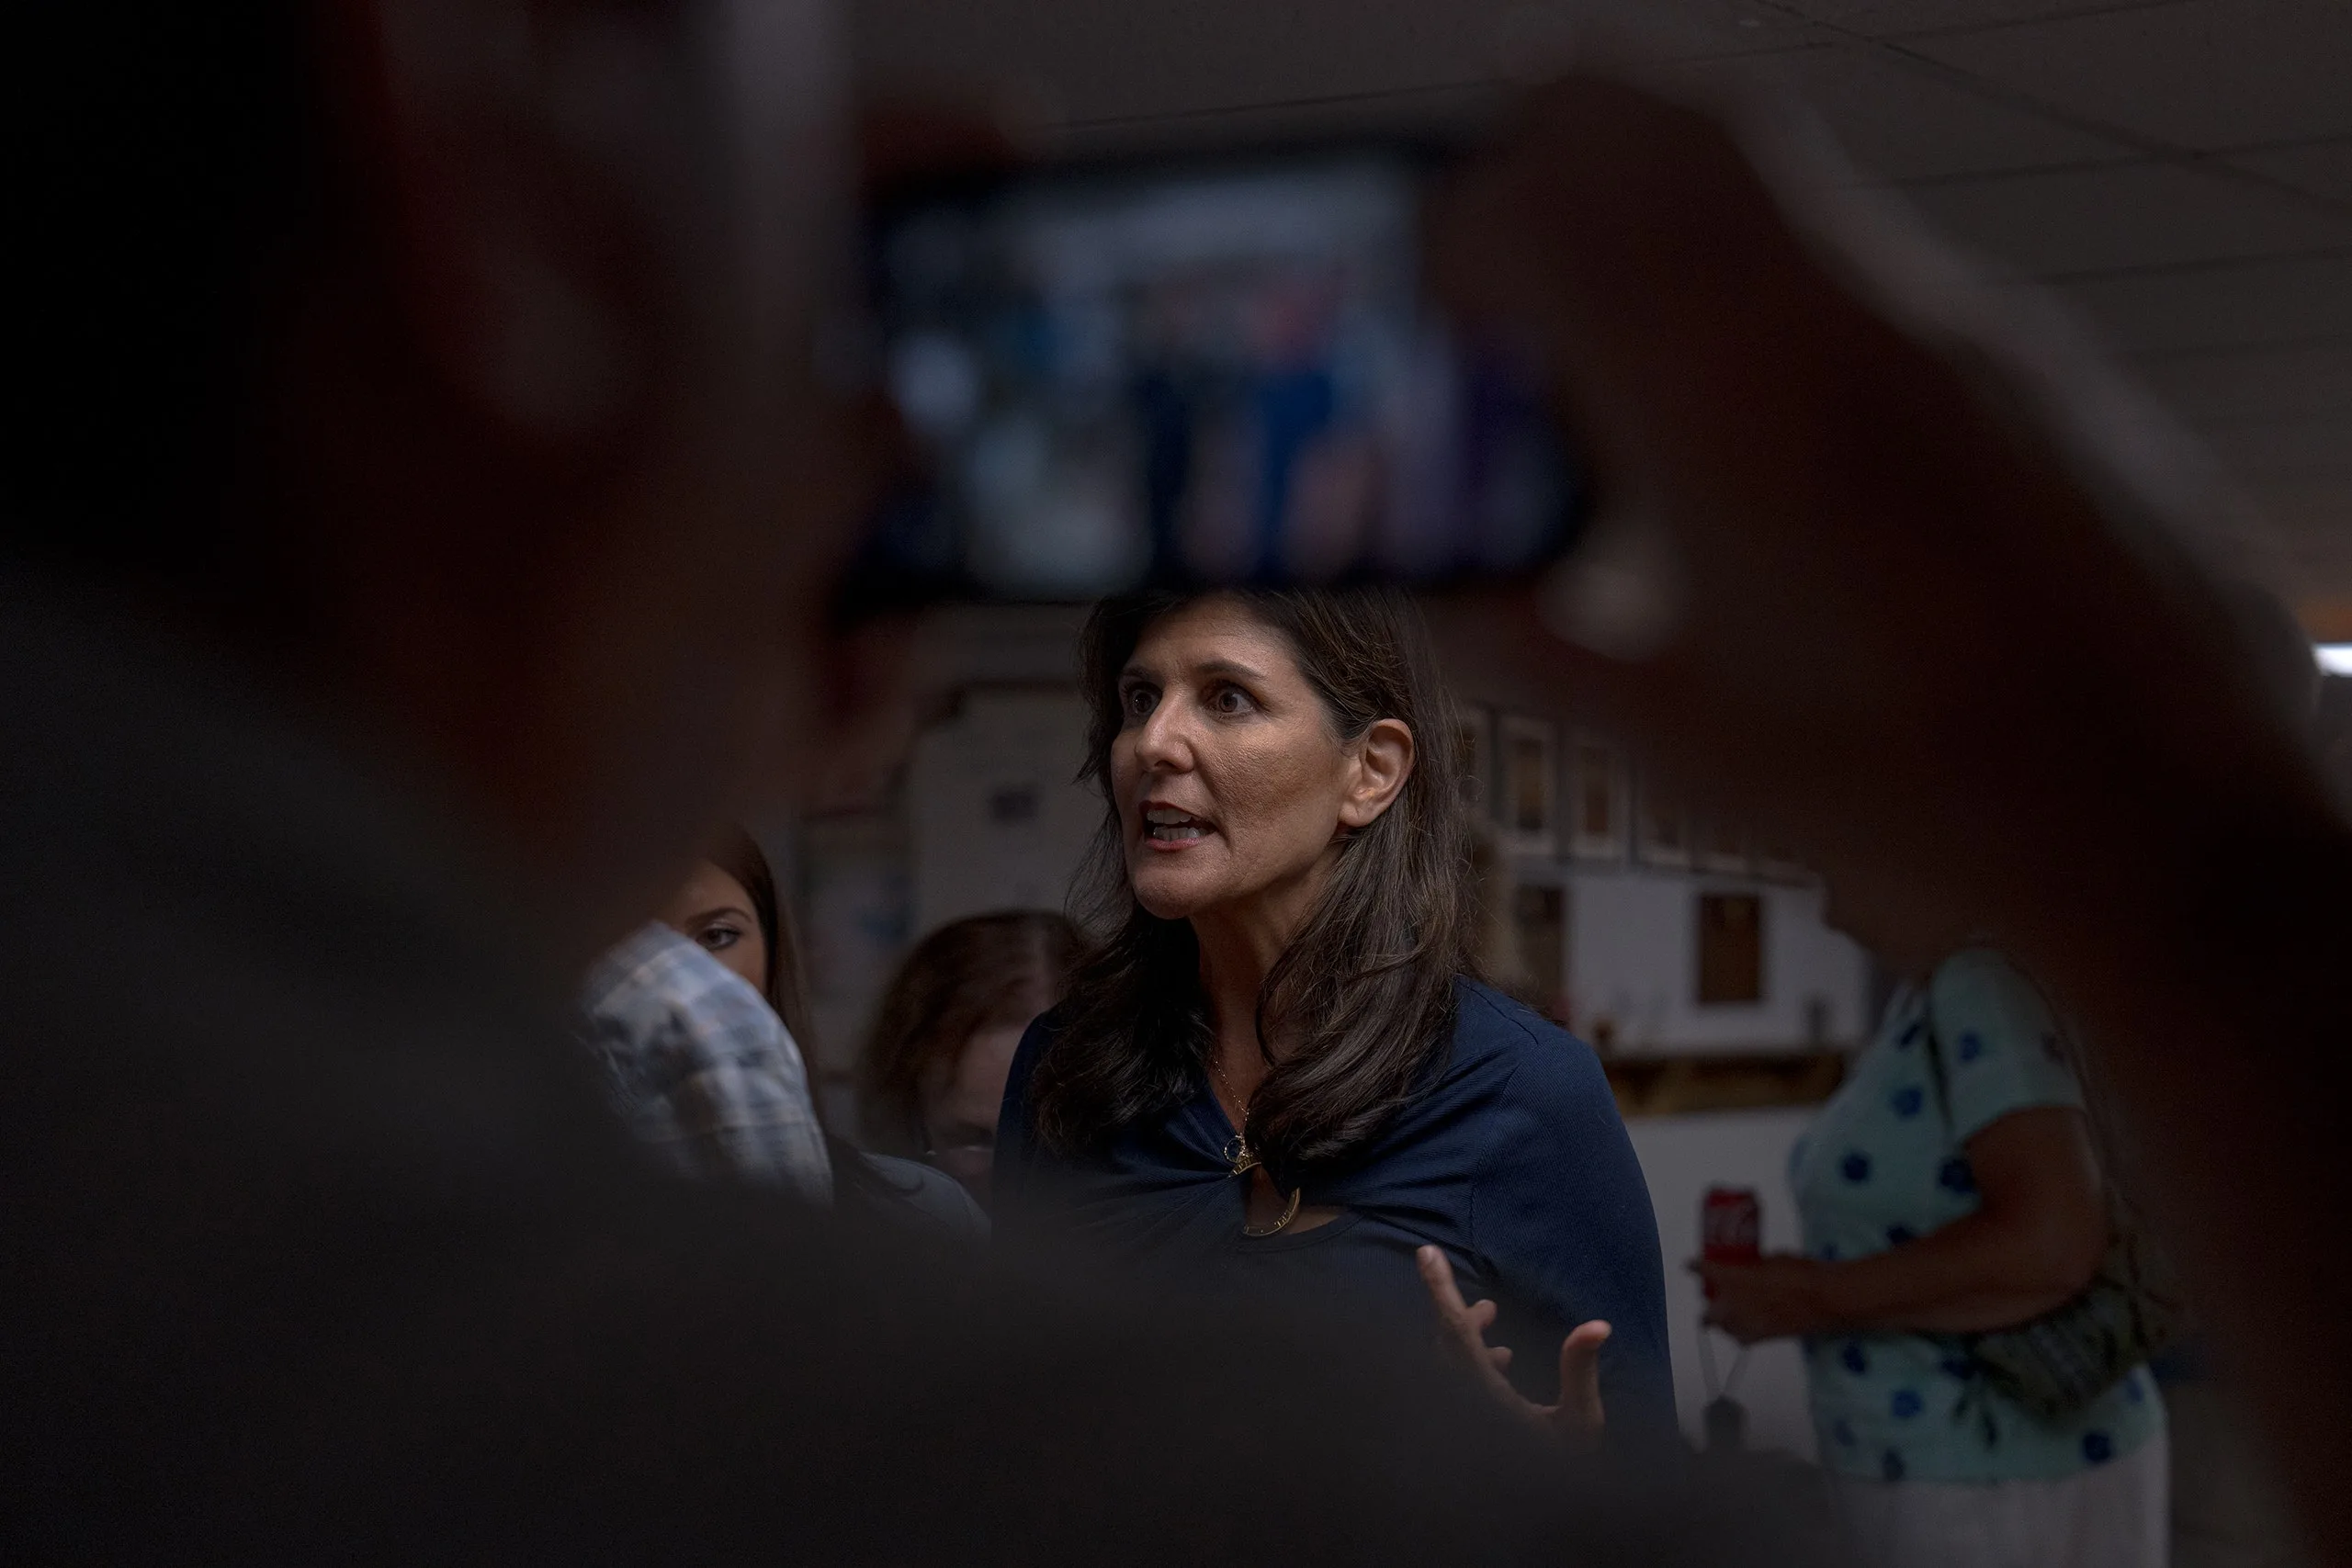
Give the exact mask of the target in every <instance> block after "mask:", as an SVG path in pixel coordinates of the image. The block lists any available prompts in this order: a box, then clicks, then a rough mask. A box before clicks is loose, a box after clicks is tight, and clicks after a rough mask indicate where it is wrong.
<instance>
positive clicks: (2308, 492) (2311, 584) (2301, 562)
mask: <svg viewBox="0 0 2352 1568" xmlns="http://www.w3.org/2000/svg"><path fill="white" fill-rule="evenodd" d="M2247 489H2248V490H2249V491H2251V493H2252V495H2253V497H2254V501H2255V503H2256V505H2257V506H2258V507H2260V508H2261V510H2262V513H2263V518H2264V521H2265V523H2266V524H2267V533H2268V534H2269V536H2270V537H2271V538H2272V539H2273V540H2274V541H2275V544H2276V547H2277V550H2278V555H2279V557H2280V558H2282V565H2283V568H2284V574H2285V577H2286V582H2285V584H2284V586H2285V587H2286V588H2287V589H2288V591H2289V592H2290V593H2292V594H2293V595H2294V596H2295V597H2297V598H2298V599H2309V598H2317V597H2321V596H2326V597H2330V598H2335V599H2339V600H2346V601H2352V478H2346V479H2278V480H2272V481H2269V482H2267V483H2264V482H2256V483H2252V484H2249V485H2248V486H2247ZM2346 607H2352V603H2348V604H2346V605H2343V606H2339V612H2340V611H2341V609H2342V608H2346Z"/></svg>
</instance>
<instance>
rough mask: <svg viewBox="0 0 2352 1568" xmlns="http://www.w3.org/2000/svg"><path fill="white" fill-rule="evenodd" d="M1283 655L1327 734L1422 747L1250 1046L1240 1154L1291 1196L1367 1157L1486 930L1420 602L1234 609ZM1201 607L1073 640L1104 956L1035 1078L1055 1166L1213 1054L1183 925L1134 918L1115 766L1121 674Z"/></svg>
mask: <svg viewBox="0 0 2352 1568" xmlns="http://www.w3.org/2000/svg"><path fill="white" fill-rule="evenodd" d="M1227 592H1229V593H1230V597H1231V598H1233V599H1234V600H1236V601H1238V603H1239V604H1241V605H1242V607H1243V608H1244V609H1246V610H1247V611H1248V612H1249V613H1250V615H1253V616H1255V617H1256V618H1257V619H1258V620H1259V621H1260V622H1261V624H1263V625H1264V626H1268V627H1270V628H1272V630H1274V631H1276V632H1279V633H1280V634H1281V635H1282V636H1283V638H1284V639H1285V640H1286V641H1287V642H1288V643H1289V645H1290V649H1291V651H1292V653H1293V654H1294V655H1295V658H1296V659H1297V660H1298V668H1299V671H1300V672H1301V673H1302V674H1304V675H1305V676H1306V680H1307V682H1308V684H1309V685H1311V686H1312V687H1313V688H1314V690H1315V692H1316V694H1317V696H1318V697H1319V698H1320V699H1321V701H1322V705H1323V711H1324V714H1325V716H1326V717H1328V718H1329V721H1330V724H1331V728H1332V729H1333V730H1334V731H1335V732H1337V734H1338V735H1339V736H1340V739H1343V740H1352V739H1355V738H1357V737H1358V736H1361V735H1363V733H1364V731H1365V730H1367V729H1368V728H1371V727H1372V725H1373V724H1374V722H1375V721H1377V720H1380V719H1384V718H1391V719H1397V720H1398V721H1400V722H1402V723H1403V724H1404V725H1405V726H1406V728H1408V729H1410V730H1411V731H1412V734H1413V751H1414V763H1413V771H1412V773H1411V776H1410V777H1409V778H1408V779H1407V781H1406V784H1405V787H1404V789H1403V791H1402V792H1401V793H1399V794H1398V795H1397V799H1396V801H1395V802H1394V803H1393V804H1392V805H1391V806H1390V807H1389V808H1388V809H1387V810H1386V811H1385V812H1384V813H1382V814H1381V816H1380V817H1379V818H1378V819H1377V820H1375V821H1374V822H1373V823H1371V824H1370V825H1369V826H1367V827H1365V828H1363V829H1358V830H1356V831H1355V832H1353V833H1351V834H1350V835H1349V836H1348V837H1347V838H1346V839H1345V840H1342V842H1341V845H1340V858H1339V863H1338V865H1337V866H1336V867H1335V868H1334V870H1333V872H1332V874H1331V878H1330V881H1329V884H1328V885H1327V886H1325V888H1324V890H1323V893H1322V896H1321V897H1320V898H1319V899H1318V900H1317V903H1316V905H1315V907H1314V908H1312V909H1311V910H1310V911H1309V913H1308V914H1307V917H1306V921H1305V922H1304V924H1302V925H1301V927H1300V928H1299V931H1298V933H1297V935H1295V937H1293V938H1292V939H1291V942H1290V945H1289V947H1288V948H1286V949H1285V950H1284V951H1283V955H1282V957H1281V958H1280V959H1279V960H1278V961H1277V962H1276V963H1275V964H1274V966H1273V968H1272V971H1271V972H1270V973H1269V974H1268V975H1267V976H1266V984H1265V988H1264V990H1263V991H1262V992H1261V994H1260V996H1259V998H1258V1038H1259V1040H1260V1042H1261V1048H1262V1049H1264V1050H1265V1052H1266V1055H1267V1060H1268V1062H1269V1064H1270V1066H1271V1068H1272V1070H1271V1071H1270V1072H1269V1073H1268V1074H1267V1077H1266V1080H1265V1083H1264V1086H1263V1087H1262V1088H1261V1089H1259V1090H1258V1092H1257V1094H1256V1095H1255V1096H1254V1097H1253V1098H1252V1099H1251V1100H1250V1116H1249V1125H1248V1126H1247V1127H1245V1128H1244V1129H1243V1133H1244V1134H1245V1136H1246V1137H1247V1138H1248V1139H1249V1142H1250V1147H1251V1148H1252V1149H1253V1150H1255V1151H1257V1153H1258V1154H1259V1156H1260V1157H1261V1158H1262V1159H1264V1160H1265V1161H1266V1164H1267V1166H1268V1168H1269V1169H1270V1170H1271V1171H1272V1173H1273V1174H1274V1176H1275V1177H1276V1179H1278V1180H1280V1181H1282V1182H1283V1184H1284V1185H1285V1186H1288V1185H1293V1184H1295V1180H1296V1179H1297V1173H1298V1172H1299V1171H1301V1170H1302V1169H1303V1168H1307V1167H1311V1166H1315V1165H1317V1164H1326V1163H1329V1162H1331V1161H1335V1160H1338V1159H1340V1158H1341V1157H1342V1156H1346V1155H1347V1154H1348V1153H1349V1152H1350V1151H1351V1150H1353V1149H1355V1148H1357V1147H1359V1146H1361V1145H1363V1143H1365V1142H1366V1141H1367V1140H1368V1139H1370V1138H1371V1137H1372V1136H1373V1134H1375V1133H1377V1132H1378V1131H1379V1130H1380V1128H1381V1127H1382V1126H1383V1125H1384V1124H1385V1122H1387V1121H1388V1120H1389V1118H1390V1117H1392V1116H1393V1115H1395V1113H1396V1112H1397V1110H1398V1109H1399V1108H1401V1107H1402V1106H1403V1105H1404V1104H1405V1103H1406V1101H1407V1100H1409V1099H1410V1098H1411V1096H1412V1095H1413V1093H1414V1091H1415V1089H1417V1088H1418V1087H1419V1085H1420V1083H1421V1082H1422V1079H1423V1075H1424V1073H1425V1071H1426V1070H1427V1069H1429V1068H1430V1066H1432V1064H1434V1063H1435V1062H1436V1061H1437V1060H1438V1059H1439V1058H1440V1057H1441V1056H1442V1054H1443V1053H1444V1051H1445V1049H1446V1047H1447V1045H1448V1043H1450V1041H1451V1040H1452V1038H1453V1021H1454V995H1453V987H1454V981H1455V979H1456V977H1457V976H1461V975H1463V974H1465V973H1467V972H1469V971H1470V970H1471V968H1472V948H1473V942H1474V936H1475V932H1476V926H1477V920H1476V895H1475V888H1474V885H1473V882H1472V874H1471V867H1470V832H1469V826H1468V823H1467V821H1466V820H1465V818H1464V812H1463V802H1462V785H1461V773H1462V759H1461V757H1460V756H1459V754H1458V750H1457V745H1456V736H1457V734H1458V733H1459V727H1458V723H1457V720H1456V716H1455V710H1454V705H1453V700H1452V698H1451V697H1450V696H1449V694H1447V691H1446V687H1445V684H1444V682H1443V681H1442V679H1441V678H1440V676H1439V674H1438V671H1437V660H1436V658H1435V656H1434V654H1433V653H1432V651H1431V650H1430V640H1429V633H1428V630H1427V628H1426V627H1425V626H1423V625H1422V623H1421V617H1420V614H1419V611H1418V610H1416V609H1415V608H1414V607H1413V604H1412V602H1411V601H1410V600H1409V599H1408V598H1406V597H1405V596H1404V595H1403V594H1402V593H1399V592H1396V591H1394V590H1391V589H1379V588H1349V589H1332V590H1282V591H1275V590H1247V591H1227ZM1204 596H1205V595H1198V594H1187V593H1182V592H1147V593H1139V594H1134V595H1129V596H1125V597H1121V598H1116V599H1110V600H1106V601H1104V602H1103V603H1102V604H1098V605H1097V606H1096V607H1095V610H1094V613H1093V615H1092V616H1091V618H1090V619H1089V620H1088V622H1087V625H1086V631H1085V635H1084V638H1083V649H1084V661H1085V662H1084V682H1085V689H1086V698H1087V702H1088V705H1089V706H1090V708H1091V717H1092V722H1091V728H1090V732H1089V735H1088V742H1087V761H1086V767H1085V771H1084V773H1083V775H1082V776H1083V777H1085V778H1087V779H1088V780H1091V782H1092V783H1093V784H1095V785H1096V786H1097V787H1098V788H1099V789H1101V791H1102V792H1103V804H1104V807H1105V809H1104V813H1103V827H1102V829H1101V831H1100V832H1099V833H1098V834H1097V835H1096V837H1095V840H1094V844H1093V848H1092V851H1091V854H1090V857H1089V861H1088V874H1087V876H1086V879H1085V882H1084V885H1083V886H1085V887H1086V888H1087V889H1088V891H1087V893H1086V894H1085V895H1083V896H1082V897H1083V902H1082V903H1081V905H1080V909H1081V913H1082V914H1083V915H1084V916H1085V918H1086V919H1088V921H1089V923H1090V924H1091V926H1092V927H1093V929H1094V930H1096V931H1101V932H1103V933H1105V939H1104V942H1103V945H1102V947H1101V948H1099V949H1098V950H1097V952H1096V953H1095V955H1094V956H1093V957H1092V958H1091V960H1090V961H1089V962H1088V963H1087V964H1085V965H1084V966H1083V967H1082V968H1080V971H1079V973H1078V975H1077V976H1076V977H1075V979H1074V980H1073V982H1072V984H1071V987H1070V991H1069V997H1068V998H1067V999H1066V1000H1065V1001H1064V1003H1063V1006H1062V1008H1061V1010H1059V1012H1058V1013H1057V1021H1058V1024H1059V1028H1058V1032H1057V1035H1056V1037H1055V1041H1054V1044H1053V1047H1052V1049H1051V1050H1049V1051H1048V1052H1047V1053H1046V1056H1045V1058H1044V1059H1043V1060H1042V1061H1040V1062H1039V1064H1038V1066H1037V1069H1036V1074H1035V1078H1034V1079H1033V1080H1032V1088H1031V1102H1032V1104H1033V1105H1034V1106H1035V1119H1036V1130H1037V1134H1038V1135H1039V1137H1040V1138H1042V1139H1043V1140H1044V1141H1045V1142H1046V1144H1047V1145H1050V1146H1052V1147H1055V1148H1057V1149H1062V1150H1066V1151H1075V1150H1080V1149H1085V1148H1090V1147H1099V1146H1100V1145H1102V1144H1103V1142H1104V1141H1106V1140H1108V1139H1109V1138H1110V1137H1111V1136H1112V1135H1113V1134H1114V1133H1115V1132H1116V1131H1117V1130H1118V1129H1120V1128H1122V1127H1125V1126H1127V1125H1129V1124H1131V1123H1133V1122H1138V1121H1141V1120H1144V1119H1146V1118H1148V1117H1152V1116H1157V1115H1161V1114H1164V1113H1165V1112H1167V1111H1170V1110H1171V1109H1173V1108H1174V1107H1175V1106H1177V1105H1180V1104H1182V1103H1183V1102H1184V1101H1185V1100H1189V1099H1190V1098H1191V1097H1192V1096H1193V1094H1194V1093H1196V1092H1197V1091H1198V1087H1199V1083H1200V1078H1201V1075H1202V1074H1203V1073H1204V1071H1205V1070H1206V1063H1207V1053H1208V1049H1209V1045H1210V1030H1209V1019H1208V1009H1207V999H1206V998H1205V997H1204V995H1203V993H1202V989H1201V982H1200V949H1199V946H1198V944H1197V942H1195V941H1194V939H1193V928H1192V926H1191V925H1190V924H1189V923H1188V922H1186V921H1183V920H1164V919H1159V918H1158V917H1156V916H1154V915H1152V914H1151V913H1150V912H1149V911H1148V910H1146V909H1145V908H1143V906H1142V905H1141V904H1139V903H1137V902H1136V897H1135V893H1134V890H1133V888H1132V887H1131V886H1129V884H1128V880H1127V874H1126V860H1125V848H1124V844H1123V842H1122V829H1121V826H1120V820H1119V807H1118V802H1117V800H1116V798H1115V797H1114V793H1113V786H1112V782H1111V748H1112V745H1113V742H1114V740H1115V739H1117V737H1118V735H1119V731H1120V728H1121V725H1122V722H1123V716H1122V712H1121V705H1120V702H1119V675H1120V671H1122V670H1124V669H1125V666H1126V663H1127V660H1129V659H1130V658H1131V657H1132V656H1133V655H1134V653H1135V649H1136V644H1137V643H1138V642H1139V641H1141V640H1142V637H1143V635H1144V631H1145V629H1146V628H1147V627H1148V626H1150V625H1151V623H1152V622H1153V621H1155V620H1157V619H1159V617H1160V616H1162V615H1168V614H1170V612H1172V611H1174V610H1177V609H1180V608H1182V607H1183V606H1184V605H1185V604H1190V603H1193V601H1194V600H1195V599H1197V598H1200V597H1204Z"/></svg>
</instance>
